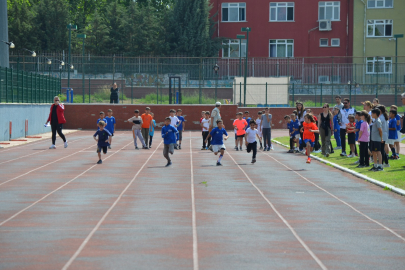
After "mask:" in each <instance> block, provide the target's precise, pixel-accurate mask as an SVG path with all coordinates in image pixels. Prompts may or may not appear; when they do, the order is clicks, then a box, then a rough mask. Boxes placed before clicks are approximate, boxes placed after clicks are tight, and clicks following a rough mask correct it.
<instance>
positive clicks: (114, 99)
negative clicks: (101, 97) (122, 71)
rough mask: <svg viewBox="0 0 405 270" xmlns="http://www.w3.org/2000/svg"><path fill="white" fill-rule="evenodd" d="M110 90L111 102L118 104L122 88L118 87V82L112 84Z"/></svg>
mask: <svg viewBox="0 0 405 270" xmlns="http://www.w3.org/2000/svg"><path fill="white" fill-rule="evenodd" d="M110 92H111V95H110V103H111V104H113V103H116V104H118V103H119V100H118V94H119V92H120V89H119V88H118V86H117V83H113V85H112V87H111V89H110Z"/></svg>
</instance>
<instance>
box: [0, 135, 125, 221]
mask: <svg viewBox="0 0 405 270" xmlns="http://www.w3.org/2000/svg"><path fill="white" fill-rule="evenodd" d="M131 143H133V142H132V141H131V142H130V143H128V144H126V145H125V146H123V147H122V148H121V149H120V150H119V151H121V150H122V149H124V148H125V147H127V146H128V145H130V144H131ZM119 151H117V152H115V153H114V154H111V155H109V156H108V157H106V158H105V159H104V160H106V159H108V158H110V157H112V156H113V155H115V154H116V153H118V152H119ZM96 166H100V165H98V164H94V165H93V166H91V167H90V168H88V169H87V170H85V171H84V172H82V173H81V174H79V175H77V176H76V177H75V178H73V179H71V180H69V181H68V182H66V183H64V184H63V185H61V186H60V187H58V188H57V189H55V190H54V191H52V192H50V193H48V194H46V195H45V196H44V197H42V198H41V199H39V200H37V201H35V202H34V203H32V204H30V205H29V206H27V207H25V208H24V209H22V210H21V211H18V212H17V213H15V214H14V215H12V216H11V217H9V218H8V219H6V220H4V221H3V222H1V223H0V226H3V225H4V224H5V223H6V222H8V221H10V220H12V219H13V218H15V217H16V216H18V215H19V214H21V213H22V212H24V211H26V210H28V209H30V208H31V207H33V206H34V205H36V204H38V203H39V202H41V201H43V200H45V199H46V198H47V197H49V196H51V195H52V194H53V193H55V192H57V191H58V190H60V189H62V188H64V187H65V186H67V185H68V184H70V183H72V182H73V181H75V180H76V179H77V178H79V177H80V176H82V175H83V174H85V173H86V172H88V171H90V170H91V169H93V168H94V167H96Z"/></svg>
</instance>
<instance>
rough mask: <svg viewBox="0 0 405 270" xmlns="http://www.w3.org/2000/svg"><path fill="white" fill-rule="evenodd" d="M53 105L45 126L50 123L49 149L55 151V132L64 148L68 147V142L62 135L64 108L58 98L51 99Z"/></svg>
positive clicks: (64, 121)
mask: <svg viewBox="0 0 405 270" xmlns="http://www.w3.org/2000/svg"><path fill="white" fill-rule="evenodd" d="M53 102H54V103H53V104H52V106H51V112H50V113H49V117H48V120H47V121H46V123H45V126H46V125H47V124H48V123H51V129H52V145H51V147H49V149H56V146H55V143H56V132H58V135H59V137H61V138H62V140H63V143H64V146H65V148H66V147H68V142H67V140H66V138H65V135H63V133H62V128H63V124H65V123H66V120H65V115H64V112H65V106H64V105H63V104H62V103H60V99H59V97H58V96H56V97H54V98H53Z"/></svg>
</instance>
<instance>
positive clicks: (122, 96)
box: [121, 83, 124, 104]
mask: <svg viewBox="0 0 405 270" xmlns="http://www.w3.org/2000/svg"><path fill="white" fill-rule="evenodd" d="M121 90H122V91H121V104H124V87H122V83H121Z"/></svg>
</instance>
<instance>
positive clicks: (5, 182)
mask: <svg viewBox="0 0 405 270" xmlns="http://www.w3.org/2000/svg"><path fill="white" fill-rule="evenodd" d="M91 147H94V145H92V146H89V147H86V148H84V149H83V150H81V151H78V152H75V153H73V154H70V155H68V156H66V157H63V158H60V159H57V160H55V161H52V162H49V163H47V164H45V165H42V166H40V167H38V168H36V169H33V170H31V171H28V172H26V173H24V174H21V175H19V176H17V177H14V178H12V179H9V180H6V181H4V182H2V183H0V186H2V185H4V184H7V183H9V182H11V181H14V180H16V179H18V178H21V177H23V176H25V175H27V174H30V173H32V172H35V171H37V170H39V169H42V168H44V167H46V166H49V165H51V164H53V163H55V162H58V161H60V160H63V159H65V158H68V157H71V156H74V155H76V154H78V153H81V152H84V150H86V149H89V148H91Z"/></svg>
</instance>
